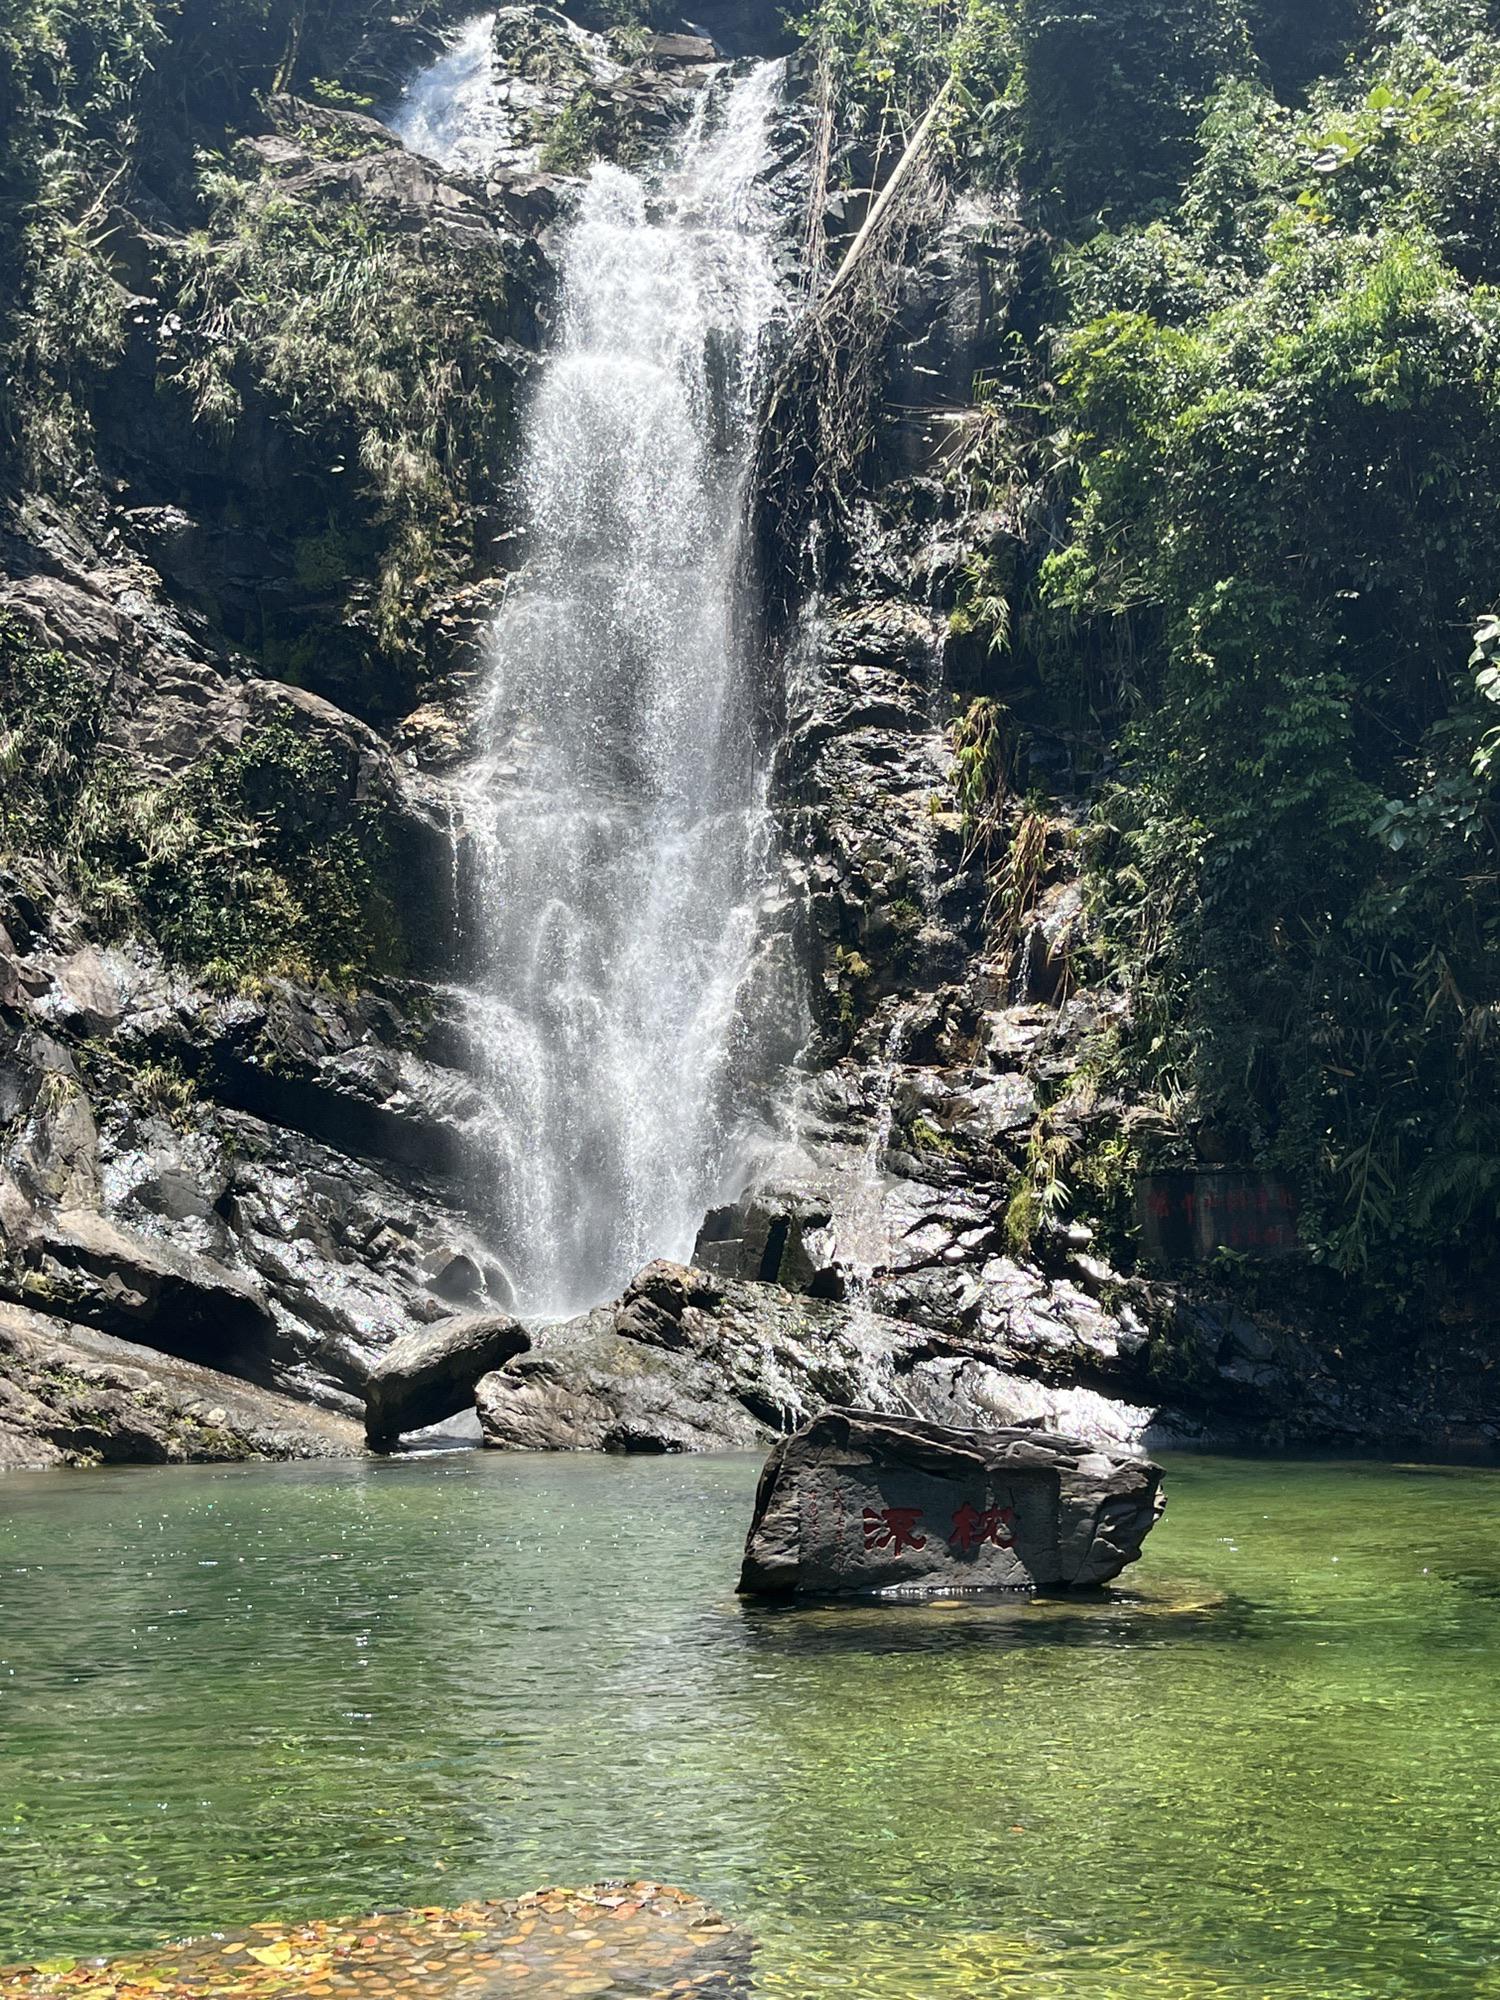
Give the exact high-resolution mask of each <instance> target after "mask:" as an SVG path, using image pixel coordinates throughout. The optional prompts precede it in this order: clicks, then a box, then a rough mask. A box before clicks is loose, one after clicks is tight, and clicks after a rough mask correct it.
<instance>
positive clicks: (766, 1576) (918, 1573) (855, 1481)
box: [739, 1409, 1164, 1596]
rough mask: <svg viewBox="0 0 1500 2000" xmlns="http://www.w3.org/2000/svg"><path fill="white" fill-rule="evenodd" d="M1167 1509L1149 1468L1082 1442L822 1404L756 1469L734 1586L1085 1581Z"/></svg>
mask: <svg viewBox="0 0 1500 2000" xmlns="http://www.w3.org/2000/svg"><path fill="white" fill-rule="evenodd" d="M1163 1504H1164V1500H1163V1495H1162V1492H1161V1471H1160V1468H1159V1467H1158V1466H1156V1465H1153V1464H1152V1463H1151V1462H1150V1460H1148V1459H1142V1458H1126V1457H1121V1456H1118V1455H1114V1454H1110V1453H1106V1452H1102V1451H1100V1450H1098V1449H1097V1448H1096V1447H1094V1446H1093V1445H1091V1444H1089V1443H1087V1442H1085V1441H1084V1440H1083V1439H1081V1438H1070V1437H1065V1436H1061V1435H1058V1434H1055V1433H1051V1432H1047V1431H1042V1430H1021V1429H1005V1430H959V1429H954V1428H951V1427H948V1426H945V1425H942V1424H934V1423H922V1422H917V1421H915V1420H913V1419H910V1418H902V1417H891V1416H887V1415H882V1414H879V1413H877V1412H875V1411H870V1410H856V1409H833V1410H826V1411H824V1413H823V1414H822V1415H821V1416H820V1417H818V1418H817V1419H816V1420H815V1421H814V1422H813V1423H811V1424H809V1425H808V1426H807V1427H806V1428H805V1429H803V1430H800V1431H799V1432H798V1433H797V1434H796V1436H794V1437H791V1438H788V1439H787V1440H786V1441H785V1442H784V1443H782V1444H780V1445H778V1446H777V1448H776V1450H775V1451H774V1452H773V1453H772V1454H771V1457H770V1459H769V1461H768V1462H767V1464H766V1468H765V1470H764V1472H763V1473H762V1474H761V1479H760V1486H759V1488H758V1490H757V1493H756V1496H755V1517H754V1520H753V1522H752V1524H751V1528H750V1533H749V1536H748V1538H747V1540H746V1543H745V1561H744V1567H743V1569H742V1570H741V1573H740V1585H739V1587H740V1589H741V1591H743V1592H746V1593H747V1594H752V1595H776V1596H792V1595H828V1594H836V1595H844V1594H849V1595H869V1594H872V1593H899V1594H903V1595H905V1594H911V1595H951V1594H953V1593H955V1592H967V1591H979V1590H1031V1589H1056V1588H1059V1587H1066V1588H1070V1589H1087V1588H1090V1587H1093V1586H1097V1585H1099V1584H1102V1583H1108V1582H1109V1581H1110V1580H1111V1579H1112V1578H1113V1577H1116V1576H1118V1575H1119V1574H1120V1572H1121V1570H1123V1569H1124V1568H1125V1566H1126V1565H1127V1564H1128V1563H1132V1562H1134V1561H1135V1560H1136V1559H1137V1558H1138V1556H1139V1555H1140V1553H1141V1544H1142V1542H1143V1541H1144V1540H1145V1537H1146V1536H1147V1534H1148V1533H1149V1532H1150V1530H1151V1528H1152V1527H1153V1526H1154V1524H1155V1522H1156V1520H1157V1517H1158V1516H1159V1515H1160V1513H1161V1510H1162V1507H1163Z"/></svg>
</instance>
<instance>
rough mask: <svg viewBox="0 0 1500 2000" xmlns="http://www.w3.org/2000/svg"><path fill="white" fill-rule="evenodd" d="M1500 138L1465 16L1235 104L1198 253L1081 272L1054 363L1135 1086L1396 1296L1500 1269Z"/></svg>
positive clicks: (1150, 254) (1107, 263)
mask: <svg viewBox="0 0 1500 2000" xmlns="http://www.w3.org/2000/svg"><path fill="white" fill-rule="evenodd" d="M1497 112H1500V44H1497V43H1495V42H1494V41H1492V40H1490V39H1489V38H1488V37H1487V36H1485V35H1483V34H1481V33H1480V32H1478V24H1477V23H1475V22H1473V21H1472V20H1470V19H1466V18H1465V17H1464V15H1463V14H1462V13H1461V12H1460V13H1458V14H1456V15H1453V14H1449V15H1446V16H1445V15H1444V14H1442V13H1438V12H1435V11H1434V10H1424V11H1422V12H1413V13H1411V14H1408V15H1407V16H1406V17H1404V18H1402V19H1399V20H1396V21H1393V22H1391V23H1390V24H1389V25H1388V28H1387V31H1386V33H1385V35H1384V36H1383V37H1382V40H1381V41H1380V43H1379V44H1378V45H1377V47H1376V49H1375V50H1374V52H1373V53H1372V55H1371V56H1370V58H1369V59H1368V60H1367V61H1366V62H1365V63H1364V64H1363V65H1361V66H1360V67H1359V69H1358V70H1357V71H1356V72H1355V74H1354V75H1353V76H1352V77H1351V78H1350V79H1349V80H1348V81H1343V80H1340V81H1339V82H1338V83H1337V84H1332V85H1328V86H1324V87H1322V88H1320V89H1318V90H1315V91H1314V93H1313V96H1312V100H1311V102H1310V104H1309V105H1308V107H1307V108H1306V109H1305V110H1303V111H1301V112H1299V113H1296V114H1293V115H1288V114H1287V113H1285V112H1284V111H1282V110H1281V109H1280V108H1279V107H1278V106H1277V105H1276V104H1275V102H1274V100H1272V99H1271V98H1270V97H1269V96H1268V95H1267V94H1266V93H1265V91H1264V90H1263V89H1261V88H1259V87H1257V86H1254V85H1249V84H1246V83H1244V82H1235V83H1232V84H1230V85H1228V86H1226V88H1225V89H1224V91H1223V92H1221V94H1220V95H1219V96H1218V98H1217V99H1216V100H1215V102H1214V104H1213V106H1212V107H1211V111H1210V114H1209V117H1208V118H1207V120H1206V121H1205V125H1204V128H1203V144H1202V157H1201V163H1200V165H1199V167H1198V169H1197V170H1196V172H1195V173H1194V175H1193V177H1192V178H1191V179H1190V180H1189V182H1188V184H1187V186H1186V188H1185V190H1184V193H1183V197H1182V199H1181V202H1180V203H1179V204H1178V207H1177V209H1176V211H1175V212H1174V214H1173V216H1172V217H1171V218H1170V219H1169V220H1165V221H1158V222H1156V223H1154V224H1152V225H1150V226H1148V227H1145V228H1142V229H1138V230H1136V231H1133V232H1129V233H1126V234H1123V235H1120V236H1117V237H1112V238H1107V239H1103V240H1100V241H1096V242H1095V243H1094V244H1093V245H1091V246H1090V248H1089V249H1088V251H1087V252H1086V253H1085V254H1084V255H1082V256H1081V257H1079V258H1078V259H1077V260H1076V262H1075V264H1074V266H1073V268H1072V270H1071V272H1070V274H1069V296H1070V301H1071V303H1072V306H1073V312H1074V316H1075V321H1076V324H1075V326H1074V328H1073V330H1072V331H1070V332H1069V333H1068V334H1067V336H1066V338H1065V339H1064V341H1063V343H1062V347H1061V370H1060V383H1061V388H1062V392H1063V404H1064V411H1065V416H1066V421H1067V424H1068V426H1069V432H1070V439H1071V443H1072V446H1073V448H1074V450H1075V452H1076V453H1077V458H1078V464H1079V473H1080V476H1079V482H1078V490H1077V497H1076V501H1075V503H1074V510H1073V527H1072V535H1071V539H1070V543H1069V546H1068V547H1067V548H1066V549H1064V550H1061V551H1058V552H1055V553H1054V554H1052V555H1051V556H1050V557H1049V558H1048V561H1047V564H1046V567H1045V571H1044V576H1043V589H1044V596H1045V602H1046V604H1047V605H1048V606H1050V607H1052V608H1054V609H1056V610H1060V611H1064V612H1066V613H1068V614H1070V615H1071V617H1072V618H1074V619H1076V620H1079V621H1081V622H1082V623H1083V624H1084V625H1085V627H1089V626H1092V627H1093V629H1094V630H1096V631H1099V632H1102V631H1104V630H1108V631H1110V632H1111V633H1112V634H1114V635H1115V637H1116V638H1118V635H1119V634H1120V632H1122V631H1127V632H1128V633H1129V636H1130V644H1129V647H1128V649H1127V650H1126V651H1125V652H1124V653H1121V652H1120V651H1119V649H1118V647H1116V648H1115V649H1114V659H1115V662H1116V664H1115V665H1114V666H1113V668H1112V670H1111V672H1110V675H1109V678H1110V679H1111V680H1112V681H1113V685H1111V686H1108V687H1105V688H1101V689H1098V690H1097V693H1098V694H1099V696H1101V697H1102V699H1103V702H1104V704H1105V705H1106V706H1107V708H1108V709H1109V710H1110V711H1111V712H1113V713H1115V714H1117V715H1119V716H1120V717H1121V718H1122V719H1123V721H1124V723H1125V739H1124V750H1125V764H1124V768H1123V771H1122V774H1121V778H1120V781H1119V782H1118V783H1117V784H1116V785H1115V786H1114V787H1112V788H1111V790H1110V792H1109V794H1108V796H1107V797H1106V798H1105V799H1104V801H1103V802H1102V805H1101V808H1100V812H1099V834H1098V837H1097V840H1096V844H1095V849H1094V854H1095V873H1094V895H1095V901H1096V906H1097V913H1098V918H1099V923H1100V936H1101V941H1102V944H1103V948H1104V952H1105V956H1106V961H1107V964H1108V966H1109V967H1110V969H1111V970H1112V972H1113V973H1114V974H1115V975H1116V976H1118V977H1120V978H1121V979H1123V980H1124V981H1125V983H1126V985H1127V987H1128V990H1129V992H1130V994H1131V996H1132V1001H1133V1011H1132V1016H1131V1022H1130V1027H1129V1030H1128V1032H1127V1034H1126V1036H1125V1038H1124V1040H1123V1042H1122V1044H1121V1047H1120V1049H1119V1050H1118V1051H1117V1060H1118V1065H1119V1068H1120V1070H1121V1072H1122V1073H1123V1074H1124V1075H1125V1076H1126V1077H1127V1078H1129V1079H1132V1080H1134V1081H1136V1082H1138V1083H1142V1084H1146V1085H1149V1086H1150V1087H1151V1088H1152V1089H1154V1090H1155V1091H1156V1092H1157V1093H1159V1094H1160V1096H1161V1097H1162V1099H1163V1100H1164V1102H1166V1103H1167V1104H1168V1105H1169V1106H1171V1107H1172V1108H1173V1109H1174V1110H1175V1111H1176V1113H1177V1114H1178V1117H1179V1119H1180V1120H1181V1121H1182V1122H1184V1123H1186V1124H1188V1125H1189V1126H1191V1127H1194V1128H1196V1129H1197V1130H1199V1131H1200V1132H1201V1131H1204V1130H1210V1131H1211V1132H1212V1133H1213V1135H1214V1139H1215V1142H1216V1143H1217V1144H1219V1145H1220V1146H1222V1147H1225V1148H1227V1150H1228V1152H1229V1153H1230V1155H1231V1156H1232V1157H1237V1158H1249V1159H1255V1160H1257V1161H1260V1162H1262V1163H1265V1164H1270V1165H1274V1166H1276V1167H1278V1168H1281V1169H1282V1170H1284V1171H1285V1172H1287V1173H1288V1174H1290V1175H1291V1176H1292V1177H1293V1179H1294V1180H1295V1181H1296V1182H1297V1184H1298V1185H1299V1187H1300V1189H1301V1191H1302V1195H1303V1201H1304V1232H1305V1234H1306V1236H1307V1238H1308V1240H1309V1242H1310V1243H1311V1244H1312V1245H1313V1246H1314V1247H1315V1248H1317V1249H1318V1250H1320V1251H1321V1252H1322V1253H1323V1254H1325V1255H1327V1256H1328V1257H1329V1258H1330V1259H1331V1260H1333V1261H1334V1262H1336V1263H1337V1264H1339V1265H1341V1266H1342V1267H1344V1268H1346V1269H1349V1270H1364V1269H1366V1268H1367V1267H1374V1268H1375V1270H1376V1271H1377V1272H1378V1275H1379V1276H1380V1277H1381V1278H1382V1280H1384V1281H1387V1282H1389V1283H1391V1284H1393V1285H1394V1286H1395V1288H1396V1289H1397V1290H1398V1291H1405V1290H1407V1289H1409V1288H1411V1287H1414V1286H1416V1285H1419V1284H1420V1283H1421V1282H1422V1280H1423V1277H1424V1273H1425V1266H1426V1264H1427V1262H1428V1261H1429V1260H1430V1259H1431V1258H1433V1257H1434V1256H1439V1257H1444V1258H1446V1259H1448V1260H1449V1262H1450V1263H1451V1262H1452V1260H1453V1259H1454V1258H1455V1257H1457V1256H1460V1255H1462V1256H1463V1257H1472V1256H1476V1255H1477V1256H1478V1257H1479V1258H1481V1259H1482V1258H1483V1257H1485V1256H1487V1255H1489V1254H1492V1252H1493V1250H1494V1248H1495V1244H1494V1240H1493V1229H1494V1212H1495V1194H1496V1191H1497V1189H1500V1066H1497V1055H1500V1042H1497V1039H1496V1036H1495V1033H1494V1028H1495V1023H1496V1020H1497V1018H1500V1017H1497V1015H1496V1004H1497V1001H1500V904H1497V901H1496V895H1495V891H1496V863H1497V852H1496V823H1495V806H1496V794H1495V787H1494V783H1493V775H1492V772H1491V770H1490V767H1489V763H1488V759H1487V758H1486V757H1485V756H1484V755H1482V754H1480V753H1481V746H1482V745H1483V743H1484V741H1485V738H1486V735H1487V731H1488V728H1489V726H1490V723H1491V721H1492V719H1493V716H1494V705H1493V701H1492V699H1491V691H1492V686H1493V684H1492V683H1490V682H1487V681H1479V682H1476V678H1475V674H1474V671H1473V666H1472V664H1471V659H1470V655H1471V650H1472V646H1473V640H1472V634H1473V631H1474V628H1475V626H1476V625H1477V624H1478V622H1479V621H1480V620H1481V618H1482V617H1483V615H1484V614H1485V612H1486V611H1487V609H1488V607H1489V606H1490V605H1491V604H1492V603H1493V602H1494V599H1495V596H1496V594H1497V590H1500V474H1497V467H1500V393H1497V372H1496V371H1497V364H1500V294H1496V292H1495V291H1493V290H1492V289H1491V282H1492V280H1493V279H1494V278H1495V277H1497V276H1500V259H1497V255H1496V252H1497V247H1500V244H1497V239H1496V236H1495V231H1496V228H1497V226H1500V211H1497V210H1496V208H1495V206H1494V203H1493V202H1492V200H1491V199H1490V186H1489V183H1490V182H1491V181H1492V180H1493V177H1494V174H1495V171H1496V168H1495V161H1496V158H1497V155H1496V150H1495V135H1496V116H1497ZM1098 657H1099V659H1100V660H1101V661H1102V659H1103V658H1104V651H1103V649H1102V648H1101V649H1100V651H1099V655H1098Z"/></svg>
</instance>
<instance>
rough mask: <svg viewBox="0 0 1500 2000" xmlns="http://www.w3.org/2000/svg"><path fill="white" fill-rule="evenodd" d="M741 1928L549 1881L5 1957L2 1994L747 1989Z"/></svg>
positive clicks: (666, 1900)
mask: <svg viewBox="0 0 1500 2000" xmlns="http://www.w3.org/2000/svg"><path fill="white" fill-rule="evenodd" d="M749 1968H750V1944H749V1940H748V1939H747V1938H746V1937H745V1935H744V1933H743V1932H739V1931H736V1930H735V1929H734V1928H733V1927H732V1926H731V1925H729V1924H728V1923H726V1922H725V1920H724V1919H723V1918H722V1917H721V1916H719V1915H718V1914H717V1913H716V1912H715V1911H714V1910H711V1909H710V1908H709V1907H708V1905H707V1904H706V1903H703V1902H700V1901H699V1900H698V1899H697V1898H696V1897H694V1896H690V1895H688V1894H686V1893H685V1892H684V1891H683V1890H681V1889H671V1888H666V1887H664V1886H663V1885H661V1884H660V1883H656V1882H626V1883H603V1884H600V1885H598V1886H596V1887H594V1888H589V1889H544V1890H540V1891H538V1892H537V1893H536V1894H535V1895H530V1896H521V1897H518V1898H512V1899H510V1900H509V1901H506V1902H484V1903H463V1904H460V1905H459V1906H458V1907H457V1908H456V1909H441V1908H437V1907H426V1908H421V1909H414V1910H401V1911H398V1912H396V1913H395V1914H393V1915H383V1916H369V1917H355V1918H351V1919H348V1920H344V1921H340V1922H327V1923H301V1924H286V1925H283V1924H254V1925H252V1926H251V1927H250V1928H249V1929H248V1930H241V1931H233V1932H221V1933H216V1934H215V1935H214V1936H212V1937H207V1938H199V1939H195V1940H193V1941H191V1942H188V1943H185V1944H180V1945H175V1946H167V1947H165V1948H163V1949H160V1950H157V1951H154V1952H145V1953H135V1954H132V1955H131V1956H129V1957H126V1958H115V1959H51V1960H47V1961H44V1962H42V1963H40V1964H35V1965H30V1966H25V1965H20V1966H11V1967H0V1994H3V1995H4V1996H6V2000H22V1996H25V2000H190V1996H191V2000H202V1996H206V1995H210V1994H211V1995H213V1996H215V2000H230V1996H235V2000H366V1996H380V2000H448V1996H450V1995H462V1996H464V2000H488V1996H492V1995H493V1996H501V1995H512V1994H515V1995H520V1994H525V1995H527V1996H528V2000H585V1996H588V1995H619V1996H621V2000H624V1996H626V1995H630V1996H636V1995H638V1996H641V2000H669V1996H671V1997H672V2000H677V1996H682V1995H699V1994H702V1995H712V1996H715V2000H724V1996H728V1995H735V1994H745V1993H748V1992H749V1991H750V1986H749Z"/></svg>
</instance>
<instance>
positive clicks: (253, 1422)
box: [0, 1304, 361, 1472]
mask: <svg viewBox="0 0 1500 2000" xmlns="http://www.w3.org/2000/svg"><path fill="white" fill-rule="evenodd" d="M360 1443H361V1439H360V1434H359V1430H358V1427H357V1426H356V1425H355V1424H353V1423H351V1422H350V1421H349V1420H348V1419H347V1418H345V1417H339V1416H334V1415H332V1414H331V1413H329V1412H327V1411H321V1410H316V1409H313V1408H310V1407H309V1406H308V1405H307V1404H305V1403H300V1402H295V1401H293V1400H292V1399H291V1398H290V1397H287V1396H282V1395H278V1394H275V1393H274V1392H272V1391H270V1390H267V1389H263V1388H256V1387H253V1386H251V1385H250V1384H248V1383H245V1382H242V1381H238V1380H236V1379H234V1378H232V1377H230V1376H228V1375H224V1374H220V1373H218V1372H217V1371H215V1370H214V1369H210V1368H204V1367H200V1366H195V1365H194V1364H193V1363H192V1362H189V1361H184V1360H181V1359H174V1358H173V1357H171V1356H168V1355H164V1354H162V1353H160V1352H158V1351H157V1350H155V1349H154V1348H150V1347H143V1346H139V1345H137V1344H136V1343H134V1342H131V1341H126V1340H120V1339H117V1338H115V1337H113V1336H112V1335H110V1334H106V1333H102V1332H100V1331H99V1330H98V1329H96V1328H94V1327H89V1326H81V1325H77V1324H73V1323H69V1322H67V1321H65V1320H60V1319H57V1318H55V1317H51V1316H45V1317H44V1316H43V1315H42V1314H41V1313H36V1312H31V1311H28V1310H26V1309H25V1308H23V1307H20V1306H15V1305H5V1304H0V1472H14V1471H34V1470H37V1469H39V1468H41V1467H44V1466H49V1465H94V1464H131V1465H143V1464H149V1465H160V1464H177V1463H182V1462H184V1461H187V1460H202V1459H207V1460H221V1459H226V1460H227V1459H243V1458H332V1457H350V1456H353V1455H354V1454H355V1453H357V1452H358V1450H359V1449H360Z"/></svg>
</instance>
